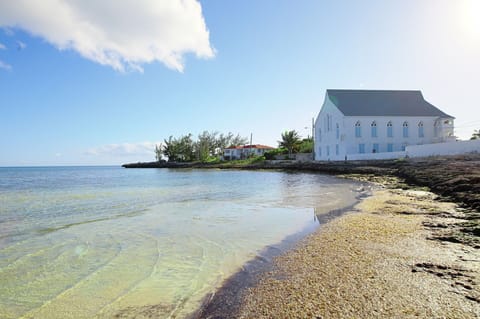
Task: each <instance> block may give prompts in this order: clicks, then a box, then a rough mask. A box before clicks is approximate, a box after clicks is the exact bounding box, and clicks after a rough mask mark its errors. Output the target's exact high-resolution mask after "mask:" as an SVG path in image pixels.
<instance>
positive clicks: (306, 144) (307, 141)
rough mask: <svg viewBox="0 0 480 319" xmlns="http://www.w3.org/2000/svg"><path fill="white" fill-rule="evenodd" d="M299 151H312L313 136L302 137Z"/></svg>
mask: <svg viewBox="0 0 480 319" xmlns="http://www.w3.org/2000/svg"><path fill="white" fill-rule="evenodd" d="M298 152H299V153H312V152H313V138H311V137H309V138H304V139H303V140H302V141H301V142H300V145H299V147H298Z"/></svg>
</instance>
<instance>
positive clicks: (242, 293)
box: [187, 181, 372, 319]
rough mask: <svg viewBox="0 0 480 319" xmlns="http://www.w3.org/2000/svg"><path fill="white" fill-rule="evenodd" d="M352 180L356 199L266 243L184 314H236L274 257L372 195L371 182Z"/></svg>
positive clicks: (196, 318) (193, 318)
mask: <svg viewBox="0 0 480 319" xmlns="http://www.w3.org/2000/svg"><path fill="white" fill-rule="evenodd" d="M355 182H358V185H359V188H358V189H357V192H358V194H357V196H356V201H355V203H353V204H352V205H349V206H346V207H343V208H339V209H334V210H331V211H329V212H328V213H325V214H315V220H316V222H317V224H316V225H315V226H314V227H312V226H309V227H307V228H305V229H304V230H302V231H300V232H298V233H295V234H292V235H289V236H288V237H287V238H285V239H284V240H282V241H281V242H280V243H277V244H274V245H269V246H267V247H265V249H264V250H263V251H262V252H260V253H259V254H258V255H257V256H256V257H255V258H254V259H252V260H250V261H248V262H247V263H245V264H244V265H243V266H242V268H241V269H240V270H239V271H237V272H236V273H234V274H233V275H232V276H230V277H229V278H227V279H226V280H225V281H224V282H223V283H222V285H221V286H220V287H219V288H218V289H216V291H215V292H214V293H210V294H209V295H207V296H206V297H205V298H204V300H203V302H202V305H201V306H200V307H199V309H197V310H196V311H195V312H193V313H192V314H191V315H189V316H188V317H187V318H189V319H200V318H236V317H237V316H238V313H239V311H240V308H241V307H242V305H243V299H244V298H245V297H246V294H247V292H248V290H249V289H251V288H253V287H254V286H255V285H256V284H257V283H258V282H259V280H260V279H261V278H262V276H263V275H264V274H265V273H268V272H269V271H272V270H273V266H274V260H275V259H276V258H278V257H280V256H282V255H284V254H288V253H289V252H290V251H292V250H293V249H295V248H296V247H297V246H298V244H299V243H300V242H302V241H303V240H305V238H307V237H308V236H311V235H312V234H314V233H315V232H317V231H318V230H319V228H321V227H323V225H325V224H327V223H329V222H330V221H332V220H335V219H337V218H339V217H341V216H343V215H344V214H347V213H349V212H351V211H352V210H353V209H354V208H355V206H357V205H358V204H359V203H360V202H361V201H362V200H363V199H365V198H367V197H368V196H371V195H372V189H371V187H369V186H370V185H368V184H367V183H365V182H363V181H355Z"/></svg>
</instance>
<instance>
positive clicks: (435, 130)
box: [433, 120, 440, 137]
mask: <svg viewBox="0 0 480 319" xmlns="http://www.w3.org/2000/svg"><path fill="white" fill-rule="evenodd" d="M433 134H434V135H435V137H438V135H440V120H436V121H435V124H434V125H433Z"/></svg>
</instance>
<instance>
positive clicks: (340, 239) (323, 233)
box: [192, 188, 480, 318]
mask: <svg viewBox="0 0 480 319" xmlns="http://www.w3.org/2000/svg"><path fill="white" fill-rule="evenodd" d="M437 199H438V197H437V196H436V195H434V194H432V193H430V192H425V191H419V190H402V189H398V188H391V189H387V188H383V189H378V190H375V191H374V194H373V196H370V197H367V198H365V199H363V200H362V201H361V202H360V203H358V204H357V205H355V207H354V208H353V209H350V210H349V211H347V212H346V213H345V214H343V215H341V216H339V217H338V218H335V219H332V220H330V221H329V222H328V223H326V224H324V225H322V226H321V227H320V228H318V229H317V230H316V231H315V232H314V233H312V234H310V235H308V236H307V237H305V238H304V239H302V240H300V241H299V242H298V244H297V245H296V246H295V247H294V248H293V249H291V250H288V251H287V252H285V253H283V254H280V255H278V256H275V257H274V258H273V262H272V264H271V265H270V266H269V268H268V269H267V271H264V272H262V273H260V274H257V275H258V276H257V278H256V280H255V283H254V284H252V283H249V285H248V287H246V290H245V291H242V290H240V291H235V289H234V288H235V287H232V286H229V285H228V283H227V284H226V285H225V286H224V287H222V288H221V289H220V290H219V292H218V294H217V295H215V296H214V297H213V298H210V300H208V302H206V303H204V305H203V306H202V309H201V310H200V311H199V312H198V313H196V314H195V315H194V316H193V317H192V318H287V317H288V318H351V317H357V318H370V317H377V318H404V317H420V318H432V317H440V318H441V317H448V318H473V317H477V316H479V315H480V287H479V281H480V267H479V266H480V264H479V263H480V251H479V249H478V248H475V247H472V246H469V245H466V244H462V243H453V242H451V241H443V240H442V237H441V236H439V235H441V234H442V233H445V232H448V229H449V227H451V226H452V225H454V224H455V223H456V222H457V220H458V219H461V218H463V217H465V214H464V212H462V210H459V209H458V207H457V206H456V205H455V204H454V203H449V202H439V201H438V200H437ZM235 294H238V295H237V296H235ZM220 305H223V307H219V306H220Z"/></svg>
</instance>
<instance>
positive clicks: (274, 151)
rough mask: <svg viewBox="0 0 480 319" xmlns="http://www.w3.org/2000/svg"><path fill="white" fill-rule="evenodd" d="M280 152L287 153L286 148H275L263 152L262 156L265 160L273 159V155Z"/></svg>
mask: <svg viewBox="0 0 480 319" xmlns="http://www.w3.org/2000/svg"><path fill="white" fill-rule="evenodd" d="M281 154H288V150H287V149H286V148H282V147H281V148H276V149H273V150H271V151H268V152H265V153H264V154H263V156H264V157H265V159H267V160H274V159H275V156H277V155H281Z"/></svg>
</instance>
